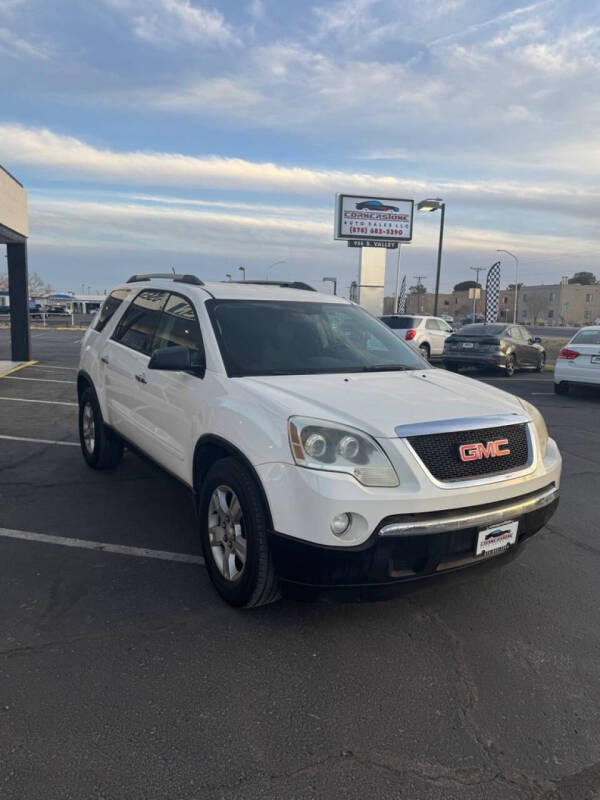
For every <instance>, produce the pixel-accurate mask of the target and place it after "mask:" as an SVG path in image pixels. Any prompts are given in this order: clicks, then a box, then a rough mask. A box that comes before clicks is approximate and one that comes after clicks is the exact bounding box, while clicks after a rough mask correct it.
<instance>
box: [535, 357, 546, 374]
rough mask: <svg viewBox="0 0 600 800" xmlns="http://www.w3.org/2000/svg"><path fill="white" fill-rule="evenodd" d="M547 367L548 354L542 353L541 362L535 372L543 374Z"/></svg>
mask: <svg viewBox="0 0 600 800" xmlns="http://www.w3.org/2000/svg"><path fill="white" fill-rule="evenodd" d="M545 366H546V354H545V353H542V354H541V356H540V360H539V361H538V363H537V366H536V368H535V371H536V372H543V371H544V367H545Z"/></svg>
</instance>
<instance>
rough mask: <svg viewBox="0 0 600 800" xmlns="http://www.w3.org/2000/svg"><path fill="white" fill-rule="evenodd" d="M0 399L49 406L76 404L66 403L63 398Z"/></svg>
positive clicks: (0, 398)
mask: <svg viewBox="0 0 600 800" xmlns="http://www.w3.org/2000/svg"><path fill="white" fill-rule="evenodd" d="M0 400H8V401H9V402H11V403H44V404H46V405H49V406H76V405H77V403H67V402H65V401H64V400H30V399H28V398H26V397H0Z"/></svg>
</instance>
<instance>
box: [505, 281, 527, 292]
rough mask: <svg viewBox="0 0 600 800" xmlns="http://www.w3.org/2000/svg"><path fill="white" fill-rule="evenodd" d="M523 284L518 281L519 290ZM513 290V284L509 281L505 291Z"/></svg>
mask: <svg viewBox="0 0 600 800" xmlns="http://www.w3.org/2000/svg"><path fill="white" fill-rule="evenodd" d="M523 286H525V284H524V283H520V284H519V291H521V289H522V288H523ZM514 290H515V285H514V283H509V284H508V286H507V287H506V291H507V292H514Z"/></svg>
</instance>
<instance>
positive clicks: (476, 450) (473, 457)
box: [458, 439, 510, 461]
mask: <svg viewBox="0 0 600 800" xmlns="http://www.w3.org/2000/svg"><path fill="white" fill-rule="evenodd" d="M507 444H508V439H496V441H495V442H488V443H487V444H483V442H477V444H462V445H461V446H460V448H459V451H458V452H459V454H460V460H461V461H479V460H480V459H482V458H496V456H509V455H510V450H509V448H508V447H506V445H507Z"/></svg>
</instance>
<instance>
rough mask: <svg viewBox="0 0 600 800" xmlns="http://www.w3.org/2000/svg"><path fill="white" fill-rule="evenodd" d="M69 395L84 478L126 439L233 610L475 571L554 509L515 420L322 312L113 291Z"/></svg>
mask: <svg viewBox="0 0 600 800" xmlns="http://www.w3.org/2000/svg"><path fill="white" fill-rule="evenodd" d="M77 392H78V397H79V436H80V441H81V450H82V453H83V457H84V459H85V461H86V462H87V464H88V465H89V466H90V467H93V468H95V469H109V468H115V467H116V466H117V465H118V464H119V462H120V460H121V457H122V455H123V447H124V444H125V443H128V445H129V446H130V447H131V448H132V449H134V450H139V451H142V452H143V453H145V454H146V455H147V456H149V457H150V458H152V459H154V460H155V461H156V462H157V463H158V464H159V465H160V466H162V467H163V468H164V469H166V470H168V471H169V472H170V473H171V474H172V475H174V476H175V477H176V478H178V479H179V480H180V481H182V482H183V483H184V484H185V485H186V486H188V487H189V488H190V489H191V490H192V492H193V493H194V497H195V502H196V508H197V512H198V532H199V537H200V540H201V542H202V547H203V551H204V557H205V563H206V567H207V570H208V573H209V575H210V577H211V579H212V581H213V583H214V585H215V587H216V589H217V590H218V591H219V592H220V594H221V595H222V597H223V598H225V600H227V601H228V602H229V603H231V604H233V605H238V606H239V605H245V606H256V605H260V604H263V603H268V602H270V601H272V600H275V599H276V598H277V597H278V595H279V591H280V586H281V583H282V582H284V581H291V582H294V583H295V584H302V583H304V584H307V583H308V584H311V585H317V586H336V585H352V586H356V585H372V584H376V585H380V586H381V585H387V584H390V583H394V582H397V581H402V580H408V579H415V578H422V577H425V576H429V575H434V574H440V573H442V572H445V571H449V570H453V569H460V568H463V567H465V566H467V565H475V564H479V563H481V562H484V561H488V560H489V558H490V557H492V556H497V555H498V554H500V553H503V552H506V551H507V550H509V549H511V548H514V547H515V546H517V547H518V546H519V545H520V544H521V543H522V542H523V541H525V540H527V539H529V538H530V537H531V536H532V535H533V534H535V533H536V532H537V531H538V530H539V529H540V528H541V527H542V526H543V525H544V524H545V523H546V522H547V521H548V519H550V517H551V516H552V514H553V513H554V510H555V508H556V505H557V503H558V493H559V482H560V472H561V457H560V454H559V451H558V448H557V446H556V444H555V442H554V441H553V440H552V439H549V438H548V432H547V430H546V425H545V423H544V420H543V418H542V416H541V414H540V413H539V411H537V409H536V408H535V407H534V406H532V405H531V404H530V403H528V402H527V401H526V400H523V399H520V398H518V397H515V396H513V395H510V394H507V393H505V392H502V391H500V390H499V389H496V388H494V387H490V386H485V385H483V384H479V383H478V384H475V383H474V382H473V381H472V380H470V379H469V378H466V377H463V376H459V375H452V374H450V373H447V372H444V371H443V370H437V369H436V370H434V369H432V368H431V367H429V365H427V364H426V363H425V362H424V361H423V359H422V358H420V357H419V355H418V354H417V353H416V352H415V351H414V350H413V349H411V348H410V347H409V346H408V345H407V344H406V342H404V341H402V340H401V339H399V338H398V337H397V336H395V335H394V334H393V332H392V331H391V330H390V329H389V328H388V327H387V326H386V325H383V324H382V323H381V322H380V321H379V320H377V319H374V318H373V317H372V316H371V315H370V314H368V313H367V312H366V311H364V310H363V309H362V308H360V307H359V306H356V305H354V304H352V303H349V302H347V301H346V300H343V299H341V298H339V297H332V296H330V295H325V294H319V293H317V292H313V291H305V290H298V289H292V288H281V287H275V286H256V285H251V284H246V283H210V284H206V285H205V284H203V283H202V281H201V280H200V279H199V278H197V277H195V276H190V275H171V276H168V275H160V276H144V275H140V276H133V278H131V279H130V281H129V282H128V283H127V284H125V285H123V286H120V287H119V288H117V289H115V290H114V291H113V292H111V294H110V295H109V296H108V297H107V299H106V301H105V302H104V304H103V306H102V309H101V311H100V313H99V314H98V316H97V317H96V319H95V321H94V324H93V326H91V327H90V328H89V329H88V330H87V331H86V333H85V334H84V337H83V341H82V345H81V358H80V365H79V372H78V377H77ZM123 469H127V466H126V465H125V466H124V467H123ZM109 485H110V484H107V486H109ZM112 485H114V483H113V484H112ZM496 531H500V532H499V533H498V535H496ZM490 534H492V536H491V537H490ZM173 535H177V531H176V529H173Z"/></svg>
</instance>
